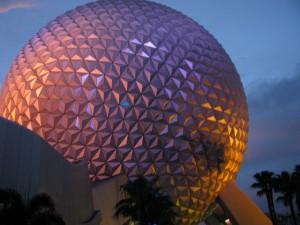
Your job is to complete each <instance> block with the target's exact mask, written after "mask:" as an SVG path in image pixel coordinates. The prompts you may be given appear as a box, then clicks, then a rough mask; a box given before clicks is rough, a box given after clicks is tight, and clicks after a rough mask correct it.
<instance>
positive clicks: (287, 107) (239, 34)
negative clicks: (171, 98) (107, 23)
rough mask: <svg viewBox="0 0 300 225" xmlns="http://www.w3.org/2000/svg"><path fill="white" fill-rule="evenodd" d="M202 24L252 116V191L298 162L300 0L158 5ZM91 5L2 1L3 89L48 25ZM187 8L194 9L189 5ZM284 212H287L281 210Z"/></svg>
mask: <svg viewBox="0 0 300 225" xmlns="http://www.w3.org/2000/svg"><path fill="white" fill-rule="evenodd" d="M155 1H156V2H159V3H162V4H165V5H167V6H170V7H172V8H174V9H177V10H179V11H181V12H183V13H184V14H185V15H187V16H189V17H191V18H192V19H194V20H195V21H197V22H198V23H199V24H200V25H202V26H204V27H205V28H206V29H207V30H208V31H209V32H210V33H211V34H212V35H213V36H214V37H215V38H216V39H217V40H218V41H219V42H220V43H221V45H222V46H223V47H224V48H225V50H226V51H227V53H228V54H229V55H230V57H231V59H232V61H233V62H234V64H235V66H236V68H237V70H238V72H239V74H240V76H241V79H242V82H243V84H244V88H245V91H246V95H247V101H248V105H249V113H250V132H249V142H248V147H247V148H248V150H247V152H246V155H245V160H244V163H243V165H242V167H241V171H240V173H239V175H238V179H237V184H238V185H239V186H240V187H241V188H242V189H243V190H244V191H245V192H246V193H247V194H248V195H249V196H250V197H251V198H252V199H253V200H254V201H255V202H256V203H257V204H258V205H259V206H260V207H261V208H262V209H263V210H264V211H267V206H266V201H265V199H264V198H262V199H258V198H257V197H256V193H255V190H252V189H251V188H250V185H251V184H252V183H253V182H254V180H253V178H252V176H253V174H254V173H256V172H260V171H262V170H270V171H274V172H275V173H279V172H281V171H282V170H289V171H291V170H292V169H293V168H294V165H295V164H300V131H299V128H300V39H299V37H300V2H299V1H298V0H285V1H281V0H264V1H259V0H254V1H249V2H246V1H238V0H228V1H222V0H215V1H211V0H189V1H179V0H178V1H174V0H155ZM87 2H90V0H64V1H59V0H52V1H51V0H39V1H38V0H22V1H21V0H1V1H0V53H1V54H0V68H1V70H0V83H1V85H2V83H3V81H4V79H5V76H6V74H7V72H8V70H9V67H10V64H11V63H12V62H13V60H14V58H15V57H16V56H17V54H18V53H19V51H20V50H21V48H22V47H23V46H24V45H25V43H26V42H27V41H28V40H29V39H31V37H32V36H33V35H34V34H35V33H36V32H37V31H38V30H39V28H41V27H43V26H45V25H46V24H47V22H49V21H50V20H52V19H54V18H55V17H56V16H58V15H60V14H62V13H64V12H65V11H67V10H69V9H72V8H74V7H75V6H78V5H81V4H84V3H87ZM187 2H188V3H187ZM276 208H278V210H283V207H279V205H278V207H277V205H276Z"/></svg>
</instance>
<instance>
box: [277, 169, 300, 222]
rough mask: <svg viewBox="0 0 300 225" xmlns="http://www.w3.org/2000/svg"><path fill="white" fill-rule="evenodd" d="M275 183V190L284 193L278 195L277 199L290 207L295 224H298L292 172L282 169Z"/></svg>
mask: <svg viewBox="0 0 300 225" xmlns="http://www.w3.org/2000/svg"><path fill="white" fill-rule="evenodd" d="M275 184H276V185H275V191H276V192H279V193H282V195H280V196H278V197H277V201H278V202H283V204H284V205H285V206H288V207H289V208H290V212H291V216H292V219H293V223H294V225H297V218H296V214H295V210H294V203H293V198H294V196H295V190H296V189H295V183H294V182H293V180H292V176H291V174H290V173H289V172H287V171H282V172H281V174H280V175H277V176H276V178H275Z"/></svg>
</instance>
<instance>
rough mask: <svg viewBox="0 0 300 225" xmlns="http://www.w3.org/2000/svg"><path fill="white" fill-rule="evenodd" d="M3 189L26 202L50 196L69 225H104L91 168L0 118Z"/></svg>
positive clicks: (0, 157) (0, 174) (0, 156)
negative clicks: (97, 208) (94, 196)
mask: <svg viewBox="0 0 300 225" xmlns="http://www.w3.org/2000/svg"><path fill="white" fill-rule="evenodd" d="M0 188H13V189H16V190H17V191H18V192H19V193H20V194H21V195H22V196H23V197H24V198H25V199H26V198H27V197H28V196H29V197H32V196H33V195H35V194H37V193H39V192H46V193H48V194H50V196H51V197H52V198H53V199H54V201H55V204H56V207H57V210H58V212H60V213H61V214H62V215H63V218H64V220H65V221H66V223H67V225H73V224H74V225H76V224H91V225H99V224H100V214H99V212H98V213H97V212H95V210H94V205H93V199H92V192H91V184H90V180H89V175H88V170H87V165H86V163H85V162H84V161H80V162H78V163H75V164H73V163H70V162H68V161H67V160H65V159H64V158H63V157H62V156H61V155H59V154H58V153H57V152H56V151H55V150H54V149H53V148H52V147H51V146H50V145H49V144H48V143H46V142H45V141H44V140H43V139H42V138H40V137H39V136H38V135H36V134H35V133H33V132H31V131H29V130H27V129H26V128H23V127H21V126H19V125H17V124H16V123H14V122H11V121H8V120H6V119H3V118H0Z"/></svg>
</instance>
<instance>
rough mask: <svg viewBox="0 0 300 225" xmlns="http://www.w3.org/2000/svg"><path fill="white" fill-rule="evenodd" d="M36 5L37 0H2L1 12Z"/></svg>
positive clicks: (0, 2) (0, 3)
mask: <svg viewBox="0 0 300 225" xmlns="http://www.w3.org/2000/svg"><path fill="white" fill-rule="evenodd" d="M34 6H35V0H1V1H0V13H5V12H8V11H10V10H12V9H18V8H25V9H29V8H32V7H34Z"/></svg>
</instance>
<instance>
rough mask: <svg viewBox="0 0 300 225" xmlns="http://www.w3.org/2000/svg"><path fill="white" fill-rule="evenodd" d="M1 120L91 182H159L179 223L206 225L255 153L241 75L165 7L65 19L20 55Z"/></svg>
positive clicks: (110, 7) (88, 12)
mask: <svg viewBox="0 0 300 225" xmlns="http://www.w3.org/2000/svg"><path fill="white" fill-rule="evenodd" d="M0 114H1V115H2V116H3V117H5V118H8V119H10V120H13V121H16V122H17V123H19V124H21V125H23V126H25V127H27V128H29V129H31V130H33V131H34V132H36V133H38V134H39V135H40V136H41V137H43V138H44V139H46V140H47V141H48V142H49V143H50V144H51V145H52V146H53V147H54V148H55V149H56V150H57V151H58V152H60V153H61V154H62V155H63V156H64V157H65V158H66V159H68V160H69V161H75V160H77V159H80V158H83V157H84V158H86V159H87V160H88V166H89V172H90V179H91V181H92V182H94V181H97V180H102V179H106V178H109V177H111V176H115V175H118V174H120V173H126V174H127V175H128V177H131V178H134V177H136V176H137V175H138V174H144V176H146V177H149V178H151V177H154V176H158V177H159V183H160V185H161V186H162V188H163V189H164V190H165V191H168V193H169V194H171V195H172V196H173V199H174V201H175V202H176V205H177V207H178V212H179V214H180V216H181V218H180V219H178V223H179V224H195V223H197V222H198V221H199V220H200V219H201V217H202V216H203V214H204V213H205V211H206V209H207V208H208V207H209V205H211V203H212V202H213V201H214V200H215V198H216V196H217V195H218V193H219V191H220V189H221V188H222V186H223V185H224V183H225V182H226V181H231V180H234V179H235V177H236V174H237V173H238V171H239V167H240V164H241V162H242V160H243V155H244V152H245V150H246V142H247V132H248V112H247V104H246V98H245V94H244V90H243V86H242V83H241V81H240V78H239V75H238V74H237V72H236V69H235V67H234V65H233V64H232V62H231V60H230V58H229V57H228V55H227V54H226V52H225V51H224V49H223V48H222V47H221V46H220V44H219V43H218V42H217V41H216V40H215V39H214V38H213V37H212V35H210V34H209V33H208V32H207V31H206V30H205V29H204V28H202V27H201V26H200V25H198V24H197V23H195V22H194V21H193V20H191V19H189V18H188V17H186V16H184V15H182V14H181V13H179V12H177V11H175V10H173V9H170V8H168V7H166V6H163V5H160V4H157V3H153V2H147V1H141V0H136V1H135V0H126V1H121V0H113V1H111V0H109V1H108V0H104V1H99V2H92V3H89V4H86V5H83V6H79V7H77V8H76V9H74V10H71V11H68V12H66V13H65V14H63V15H61V16H59V17H58V18H56V19H55V20H53V21H51V22H50V23H49V24H48V25H47V26H45V27H43V28H42V29H41V30H40V31H39V32H38V33H37V34H36V35H35V36H34V37H33V38H32V39H31V40H30V41H29V42H28V43H27V44H26V45H25V47H24V48H23V50H22V51H21V52H20V53H19V55H18V56H17V58H16V59H15V61H14V63H13V64H12V67H11V69H10V71H9V73H8V76H7V78H6V80H5V83H4V85H3V90H2V96H1V101H0Z"/></svg>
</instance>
